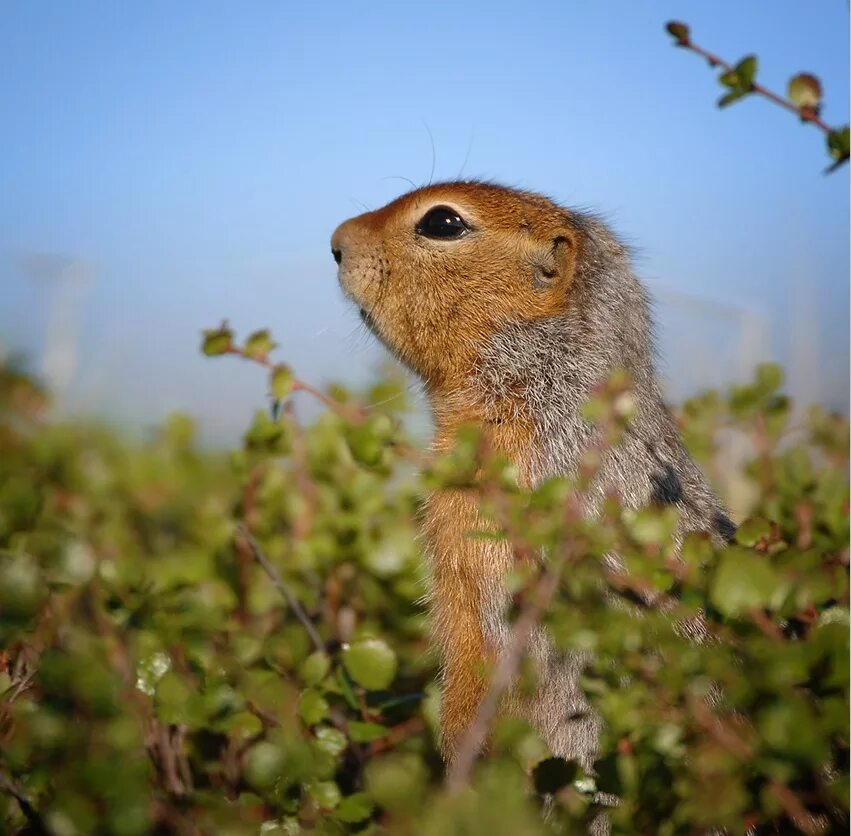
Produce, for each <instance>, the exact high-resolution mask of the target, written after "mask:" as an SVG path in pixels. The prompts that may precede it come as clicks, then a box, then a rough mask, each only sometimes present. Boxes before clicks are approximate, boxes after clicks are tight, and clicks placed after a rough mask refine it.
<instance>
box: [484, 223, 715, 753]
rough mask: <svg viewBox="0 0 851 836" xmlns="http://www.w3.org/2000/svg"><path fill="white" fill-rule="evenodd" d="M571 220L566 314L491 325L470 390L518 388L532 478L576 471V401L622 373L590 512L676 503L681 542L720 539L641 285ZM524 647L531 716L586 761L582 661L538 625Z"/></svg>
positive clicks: (597, 236)
mask: <svg viewBox="0 0 851 836" xmlns="http://www.w3.org/2000/svg"><path fill="white" fill-rule="evenodd" d="M571 220H572V222H573V224H574V225H575V226H576V227H577V228H579V229H580V231H581V232H582V234H583V247H582V255H581V257H580V259H579V267H578V272H577V276H576V279H575V284H574V287H573V289H572V291H571V293H572V296H571V305H570V308H569V311H568V312H567V313H565V314H564V315H561V316H558V317H554V318H550V319H545V320H540V321H536V322H532V323H529V322H523V323H517V324H512V325H509V326H508V327H506V328H504V329H503V330H502V331H501V332H499V333H498V334H497V335H496V336H495V337H494V338H493V339H492V340H491V341H490V343H489V344H488V345H486V346H485V347H484V348H483V350H482V352H481V355H480V364H479V367H478V369H477V379H476V381H475V384H474V386H475V389H476V390H477V391H479V392H483V393H484V397H485V401H486V403H487V401H488V400H489V399H492V401H493V403H494V404H496V403H499V402H505V401H507V400H510V398H511V396H517V395H518V394H519V395H520V397H521V399H522V400H523V401H524V402H525V404H526V406H527V412H528V414H529V415H531V416H532V418H533V421H534V434H535V438H534V441H533V443H532V444H531V446H530V450H529V461H528V470H529V473H530V476H531V479H532V481H533V482H534V483H539V482H540V481H542V480H544V479H546V478H548V477H551V476H556V475H561V474H572V473H574V472H575V471H576V468H577V464H578V462H579V458H580V456H581V454H582V452H583V450H585V449H586V448H587V447H588V446H589V444H590V443H591V442H592V441H593V434H594V430H593V428H592V427H591V426H589V425H588V424H587V423H586V422H584V421H583V419H582V418H581V416H580V409H581V407H582V406H583V404H584V403H585V402H586V401H587V399H588V398H589V396H590V395H591V393H592V391H593V390H594V388H595V387H596V386H597V385H598V384H600V383H602V382H604V381H605V380H607V379H608V377H609V376H610V374H611V373H612V372H613V371H615V370H616V369H624V370H626V371H627V372H628V373H629V375H630V377H631V379H632V383H633V386H634V390H633V395H634V398H635V405H636V411H635V414H634V417H633V419H632V421H631V424H630V427H629V429H628V432H627V433H626V434H625V435H624V437H623V439H622V441H621V442H620V443H619V444H618V446H617V447H615V448H614V449H612V450H610V451H609V452H608V453H607V454H606V455H605V457H604V460H603V464H602V468H601V471H600V473H599V475H598V478H597V480H596V483H595V486H594V489H593V491H592V495H591V496H589V497H588V500H587V507H588V512H589V513H591V514H594V513H596V511H597V509H598V508H599V505H600V501H601V499H602V498H603V496H604V495H605V494H606V493H608V492H612V491H616V492H617V493H618V494H619V495H620V497H621V501H622V502H623V503H624V505H625V506H627V507H630V508H639V507H641V506H644V505H647V504H648V503H650V502H651V501H654V500H656V501H661V502H668V503H670V504H673V505H676V507H677V508H678V510H679V512H680V522H679V529H678V539H681V538H682V536H683V535H684V534H685V533H687V532H689V531H694V530H703V531H707V532H710V533H711V534H712V537H713V538H714V539H715V540H716V541H717V542H721V541H722V540H723V539H724V538H725V537H729V535H730V529H731V528H732V524H731V523H730V522H729V520H727V518H726V516H725V515H724V513H723V510H722V508H721V506H720V504H719V502H718V500H717V499H716V497H715V496H714V494H713V492H712V490H711V489H710V488H709V486H708V484H707V482H706V479H705V478H704V476H703V474H702V473H701V471H700V469H699V468H698V467H697V465H696V464H695V463H694V462H693V461H692V459H691V457H690V456H689V454H688V453H687V452H686V450H685V449H684V447H683V445H682V442H681V441H680V438H679V435H678V433H677V430H676V427H675V424H674V421H673V419H672V417H671V415H670V414H669V412H668V410H667V409H666V407H665V405H664V403H663V400H662V395H661V391H660V388H659V384H658V382H657V379H656V376H655V372H654V367H653V356H652V355H653V345H652V335H651V323H650V316H649V310H648V300H647V294H646V292H645V290H644V288H643V287H642V285H641V283H640V282H639V281H638V279H637V278H636V277H635V275H634V273H633V272H632V269H631V266H630V263H629V254H628V252H627V250H626V248H625V247H624V246H623V245H622V244H621V243H620V242H619V241H618V240H617V239H616V238H615V237H614V236H613V235H612V234H611V233H610V232H609V230H608V229H607V228H606V227H605V226H604V225H603V224H602V223H601V222H600V221H598V220H597V219H595V218H593V217H591V216H587V215H580V214H575V213H574V214H571ZM504 603H505V604H507V600H506V601H504ZM504 612H505V610H504V609H502V610H501V611H497V610H495V611H493V612H491V613H485V614H483V620H484V622H485V623H484V629H485V631H486V633H487V634H489V635H490V636H491V637H492V639H493V640H495V641H496V642H497V643H498V644H499V643H502V642H504V641H505V638H506V636H507V630H508V628H507V625H506V624H505V619H504ZM531 652H532V654H533V656H534V657H535V658H536V659H537V660H538V667H539V669H540V673H541V679H540V681H541V690H540V692H539V697H538V699H537V700H536V701H535V704H534V707H533V708H532V716H531V718H530V719H531V720H532V721H533V722H534V723H535V725H536V726H537V727H538V728H539V730H540V731H541V733H542V734H543V736H544V738H545V740H546V741H547V743H548V744H549V746H550V748H551V749H552V751H553V753H554V754H556V755H559V756H562V757H568V758H576V759H577V760H579V761H580V762H581V763H582V764H583V766H584V767H585V768H586V769H590V768H591V765H592V763H593V761H594V757H595V753H596V747H597V737H598V731H599V729H598V722H597V720H596V718H594V717H593V716H592V715H591V714H590V713H589V712H588V706H587V704H586V703H585V700H584V698H583V695H582V692H581V689H580V687H579V676H580V673H581V670H582V667H583V664H584V660H583V659H582V658H581V657H579V656H578V655H573V656H571V655H567V656H566V655H565V654H563V653H560V652H558V651H556V650H555V649H554V648H553V646H552V645H551V643H550V642H549V641H548V640H547V638H546V636H545V635H544V634H543V633H539V634H538V635H536V636H535V638H534V640H533V644H532V648H531Z"/></svg>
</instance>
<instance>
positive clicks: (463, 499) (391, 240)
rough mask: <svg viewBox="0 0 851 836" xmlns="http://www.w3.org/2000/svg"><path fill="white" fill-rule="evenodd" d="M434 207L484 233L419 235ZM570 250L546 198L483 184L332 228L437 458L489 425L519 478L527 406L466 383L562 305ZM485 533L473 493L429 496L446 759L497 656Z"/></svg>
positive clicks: (569, 235) (407, 198) (496, 564)
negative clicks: (527, 327)
mask: <svg viewBox="0 0 851 836" xmlns="http://www.w3.org/2000/svg"><path fill="white" fill-rule="evenodd" d="M434 205H448V206H451V207H453V208H457V209H459V211H460V212H461V214H462V215H463V217H465V218H466V219H468V220H470V221H471V222H472V223H473V224H475V225H476V226H477V230H476V231H477V233H478V232H479V231H481V232H482V233H483V234H481V235H480V237H478V239H477V238H474V237H473V236H469V238H468V240H465V241H464V242H463V244H464V245H465V246H463V247H457V244H456V243H455V242H451V243H444V242H434V241H430V240H423V239H421V238H418V236H417V235H416V234H415V232H414V226H415V224H416V222H417V221H418V220H419V219H420V217H421V216H422V214H423V212H424V211H426V209H427V208H428V207H430V206H434ZM577 243H578V235H577V233H576V231H575V230H574V229H573V227H572V226H571V224H570V221H569V218H568V216H567V215H566V213H564V212H562V211H558V210H555V208H554V206H553V204H551V203H550V202H549V201H546V200H543V199H541V198H539V197H538V196H537V195H530V194H522V195H520V194H516V193H514V192H510V191H507V190H502V189H494V188H491V187H487V188H482V187H481V186H480V185H479V184H452V185H449V186H433V187H428V188H425V189H422V190H420V191H417V192H414V193H412V194H409V195H404V196H403V197H400V198H399V199H398V200H395V201H393V202H392V203H390V204H389V205H387V206H385V207H384V208H382V209H379V210H377V211H375V212H368V213H366V214H364V215H360V216H359V217H356V218H352V219H351V220H349V221H346V222H345V223H343V224H342V225H341V226H340V227H339V228H338V229H337V231H336V232H335V233H334V236H333V239H332V247H333V248H334V249H340V250H342V252H343V253H344V255H343V258H344V262H343V266H344V270H343V271H341V282H342V284H343V287H344V289H345V290H346V292H347V293H348V294H349V295H350V296H351V297H352V298H353V299H354V300H355V301H356V302H357V304H358V305H359V306H360V307H361V308H362V309H363V310H365V311H366V312H367V314H368V316H369V320H370V324H371V325H372V327H373V328H374V330H375V331H376V332H377V333H378V335H379V336H380V337H381V338H382V339H383V340H384V341H385V342H386V343H387V344H388V345H389V346H390V348H391V349H392V350H393V351H394V352H395V353H396V354H397V355H398V356H399V357H400V359H402V360H403V361H404V362H406V363H407V364H408V365H409V366H410V367H411V368H412V369H413V370H414V371H416V372H417V373H418V374H419V375H420V376H421V377H422V378H423V381H424V383H425V386H426V392H427V394H428V396H429V399H430V402H431V404H432V408H433V411H434V417H435V424H436V433H435V439H434V447H435V449H436V450H443V449H447V448H448V447H449V446H450V445H451V443H452V440H453V438H454V434H455V431H456V430H457V429H458V427H459V426H461V425H463V424H470V423H476V424H484V425H486V426H488V429H489V432H488V433H487V436H488V441H489V442H490V445H491V447H492V449H494V450H498V451H500V452H501V453H503V454H505V455H507V456H508V457H509V458H510V459H511V460H513V461H514V463H515V464H516V465H517V466H518V468H519V471H520V473H521V475H523V474H525V471H526V470H527V466H526V455H525V454H527V451H528V450H529V447H530V443H531V432H530V427H529V420H528V416H527V415H525V414H523V411H522V405H521V406H520V408H518V403H517V401H516V400H515V399H511V400H508V399H504V400H503V401H501V402H497V403H489V404H488V405H487V407H486V408H485V407H483V405H482V400H481V398H480V397H479V396H478V393H476V392H475V391H472V390H470V388H469V381H470V379H471V377H472V374H473V369H474V366H475V364H476V362H477V359H478V351H477V349H478V347H479V346H480V345H481V344H482V343H483V342H485V341H486V340H487V339H489V338H490V337H491V336H492V335H493V334H495V333H496V332H498V331H499V330H500V329H501V328H502V326H503V325H505V324H506V323H507V322H509V321H511V322H516V321H518V320H521V321H522V320H534V319H543V318H546V317H551V316H553V315H556V314H559V313H561V312H562V311H563V310H564V308H565V306H566V304H567V303H568V300H569V298H570V296H569V293H568V290H569V287H570V284H571V281H572V279H573V274H574V268H575V261H576V247H577ZM350 264H354V265H356V266H355V267H354V269H349V267H348V265H350ZM541 270H545V271H546V272H547V273H555V275H554V276H552V277H551V279H552V281H551V282H550V284H549V287H547V288H546V289H544V290H543V291H542V290H541V289H536V287H535V281H534V276H535V273H536V272H537V271H541ZM459 275H462V276H463V277H464V280H463V282H459V280H458V277H459ZM424 288H428V292H424ZM482 526H483V523H482V521H481V520H480V519H479V517H478V509H477V507H476V503H475V501H474V499H473V498H472V497H469V496H465V495H462V494H460V493H456V492H443V493H435V494H432V495H431V496H430V497H429V498H428V501H427V508H426V522H425V526H424V527H425V539H426V543H427V546H428V550H429V553H430V555H431V556H432V584H433V586H432V593H431V601H432V605H431V609H432V620H433V624H434V635H435V640H436V642H437V645H438V647H439V648H440V651H441V655H442V658H443V678H444V687H443V693H442V703H441V736H442V741H443V748H444V754H445V755H446V756H447V757H448V758H451V756H452V753H453V752H454V749H455V746H456V743H457V741H458V738H459V736H460V735H461V734H462V733H463V732H464V730H465V729H466V728H467V727H468V725H469V724H470V722H471V721H472V719H473V718H474V717H475V713H476V711H477V709H478V705H479V702H480V700H481V698H482V696H483V694H484V691H485V689H486V687H487V679H486V677H487V668H488V665H489V664H490V663H492V662H493V660H494V658H495V654H496V650H497V648H495V647H493V645H492V643H489V642H488V640H487V639H486V638H485V636H484V634H483V629H482V622H483V618H484V614H485V612H486V610H487V609H488V605H489V604H490V602H486V601H483V600H482V595H483V593H484V592H486V591H487V590H489V589H492V590H493V595H494V597H497V596H498V594H499V592H498V591H499V589H500V588H501V585H502V582H503V577H504V574H505V572H506V571H507V570H509V569H510V568H511V564H512V558H511V555H510V553H509V549H508V547H507V546H506V545H505V544H501V543H497V542H494V541H490V540H482V539H472V538H469V537H468V536H466V532H469V531H470V530H473V529H479V528H482Z"/></svg>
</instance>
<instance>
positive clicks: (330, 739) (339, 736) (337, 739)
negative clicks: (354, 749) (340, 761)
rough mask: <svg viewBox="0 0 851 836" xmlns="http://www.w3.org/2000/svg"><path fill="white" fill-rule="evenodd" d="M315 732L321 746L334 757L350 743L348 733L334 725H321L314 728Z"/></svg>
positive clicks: (317, 741)
mask: <svg viewBox="0 0 851 836" xmlns="http://www.w3.org/2000/svg"><path fill="white" fill-rule="evenodd" d="M314 734H315V735H316V743H317V745H318V746H319V748H320V749H322V750H324V751H325V752H328V753H329V754H330V755H333V756H334V757H337V756H338V755H340V754H342V753H343V752H344V751H345V750H346V748H347V747H348V745H349V741H348V740H347V739H346V735H344V734H343V733H342V732H341V731H340V730H339V729H335V728H334V727H333V726H320V727H319V728H317V729H314Z"/></svg>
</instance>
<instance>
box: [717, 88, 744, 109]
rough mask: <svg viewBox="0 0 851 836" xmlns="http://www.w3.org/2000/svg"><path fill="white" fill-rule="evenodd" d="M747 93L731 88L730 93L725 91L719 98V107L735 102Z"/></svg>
mask: <svg viewBox="0 0 851 836" xmlns="http://www.w3.org/2000/svg"><path fill="white" fill-rule="evenodd" d="M745 95H746V94H745V93H744V92H743V91H741V90H731V91H730V92H729V93H725V94H724V95H723V96H721V98H720V99H718V107H727V105H730V104H733V102H737V101H738V100H739V99H742V98H744V97H745Z"/></svg>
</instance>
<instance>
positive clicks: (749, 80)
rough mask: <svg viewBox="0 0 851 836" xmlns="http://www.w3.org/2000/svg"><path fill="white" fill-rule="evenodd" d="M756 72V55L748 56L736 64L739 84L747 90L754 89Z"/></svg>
mask: <svg viewBox="0 0 851 836" xmlns="http://www.w3.org/2000/svg"><path fill="white" fill-rule="evenodd" d="M756 70H757V59H756V55H748V56H747V57H746V58H743V59H742V60H741V61H739V63H738V64H736V75H737V76H738V77H739V83H740V84H741V86H742V87H743V88H744V89H745V90H750V89H751V88H752V87H753V81H754V79H755V78H756Z"/></svg>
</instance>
